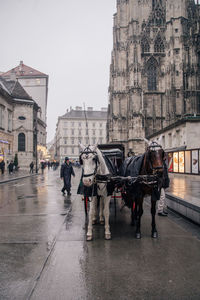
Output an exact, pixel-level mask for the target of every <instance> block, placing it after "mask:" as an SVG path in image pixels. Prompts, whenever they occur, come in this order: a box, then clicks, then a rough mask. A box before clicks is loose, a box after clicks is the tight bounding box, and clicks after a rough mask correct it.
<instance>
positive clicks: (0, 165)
mask: <svg viewBox="0 0 200 300" xmlns="http://www.w3.org/2000/svg"><path fill="white" fill-rule="evenodd" d="M0 169H1V174H2V175H3V174H4V171H5V162H4V160H2V161H1V162H0Z"/></svg>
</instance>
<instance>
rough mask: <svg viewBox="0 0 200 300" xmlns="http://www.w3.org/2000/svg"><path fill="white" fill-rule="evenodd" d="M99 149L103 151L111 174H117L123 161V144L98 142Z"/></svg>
mask: <svg viewBox="0 0 200 300" xmlns="http://www.w3.org/2000/svg"><path fill="white" fill-rule="evenodd" d="M98 148H99V150H101V152H102V153H103V156H104V158H105V161H106V164H107V166H108V169H109V171H110V172H111V174H112V175H119V170H120V168H121V166H122V163H123V161H124V157H125V155H124V152H125V149H124V146H123V145H122V144H100V145H98Z"/></svg>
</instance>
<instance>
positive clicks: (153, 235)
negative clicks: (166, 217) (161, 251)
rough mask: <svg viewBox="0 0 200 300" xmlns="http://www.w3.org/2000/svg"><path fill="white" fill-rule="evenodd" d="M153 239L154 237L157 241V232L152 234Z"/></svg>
mask: <svg viewBox="0 0 200 300" xmlns="http://www.w3.org/2000/svg"><path fill="white" fill-rule="evenodd" d="M151 237H152V238H153V239H157V237H158V233H157V231H154V232H152V234H151Z"/></svg>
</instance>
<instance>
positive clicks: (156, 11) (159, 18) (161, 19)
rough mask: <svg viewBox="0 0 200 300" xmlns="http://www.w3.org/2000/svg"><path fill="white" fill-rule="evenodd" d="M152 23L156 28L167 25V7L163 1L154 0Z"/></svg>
mask: <svg viewBox="0 0 200 300" xmlns="http://www.w3.org/2000/svg"><path fill="white" fill-rule="evenodd" d="M152 9H153V14H152V23H153V24H154V25H156V26H162V25H164V23H165V7H164V3H163V1H162V0H152Z"/></svg>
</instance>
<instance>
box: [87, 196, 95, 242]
mask: <svg viewBox="0 0 200 300" xmlns="http://www.w3.org/2000/svg"><path fill="white" fill-rule="evenodd" d="M95 200H96V197H92V198H91V202H90V210H89V218H88V219H89V220H88V230H87V236H86V240H87V241H91V240H92V239H93V232H92V224H93V218H94V213H95V206H96V201H95Z"/></svg>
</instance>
